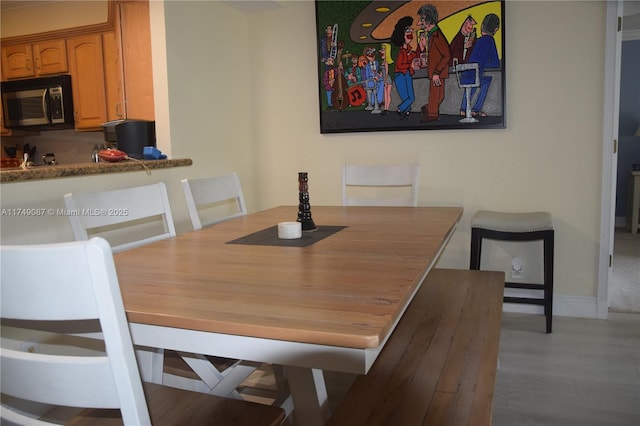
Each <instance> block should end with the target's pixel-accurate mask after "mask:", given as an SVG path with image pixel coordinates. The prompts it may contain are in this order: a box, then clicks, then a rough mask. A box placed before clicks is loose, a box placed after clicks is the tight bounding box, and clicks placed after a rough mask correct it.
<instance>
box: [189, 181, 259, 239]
mask: <svg viewBox="0 0 640 426" xmlns="http://www.w3.org/2000/svg"><path fill="white" fill-rule="evenodd" d="M181 182H182V189H183V191H184V197H185V200H186V202H187V208H188V209H189V216H190V217H191V223H192V224H193V229H200V228H202V227H203V226H208V225H213V224H214V223H218V222H222V221H224V220H229V219H233V218H234V217H238V216H242V215H246V214H247V207H246V205H245V202H244V195H243V194H242V186H241V185H240V179H239V178H238V175H237V174H236V173H229V174H226V175H221V176H211V177H205V178H200V179H182V181H181Z"/></svg>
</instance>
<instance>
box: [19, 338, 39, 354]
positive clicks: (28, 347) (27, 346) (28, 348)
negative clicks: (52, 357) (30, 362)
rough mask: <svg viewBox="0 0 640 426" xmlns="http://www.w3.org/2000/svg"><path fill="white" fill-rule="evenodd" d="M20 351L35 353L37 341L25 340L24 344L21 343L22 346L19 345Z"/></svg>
mask: <svg viewBox="0 0 640 426" xmlns="http://www.w3.org/2000/svg"><path fill="white" fill-rule="evenodd" d="M20 350H21V351H22V352H30V353H37V352H38V341H37V340H35V339H33V340H27V341H26V342H22V344H21V345H20Z"/></svg>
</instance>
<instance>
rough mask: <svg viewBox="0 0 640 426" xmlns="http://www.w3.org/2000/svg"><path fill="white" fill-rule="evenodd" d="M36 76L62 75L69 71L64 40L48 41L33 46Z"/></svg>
mask: <svg viewBox="0 0 640 426" xmlns="http://www.w3.org/2000/svg"><path fill="white" fill-rule="evenodd" d="M33 56H34V60H35V64H36V67H35V68H36V74H38V75H48V74H62V73H66V72H68V71H69V67H68V66H67V48H66V46H65V41H64V40H48V41H43V42H39V43H36V44H34V45H33Z"/></svg>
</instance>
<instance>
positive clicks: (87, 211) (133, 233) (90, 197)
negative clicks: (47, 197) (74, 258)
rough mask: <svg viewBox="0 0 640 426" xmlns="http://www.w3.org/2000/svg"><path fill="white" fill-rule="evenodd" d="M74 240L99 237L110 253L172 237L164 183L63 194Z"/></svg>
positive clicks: (172, 227)
mask: <svg viewBox="0 0 640 426" xmlns="http://www.w3.org/2000/svg"><path fill="white" fill-rule="evenodd" d="M64 202H65V206H66V208H67V215H68V216H69V220H70V222H71V228H72V230H73V235H74V237H75V239H76V241H81V240H87V239H89V238H90V237H92V236H101V237H103V238H105V239H106V240H107V241H109V242H110V244H111V247H112V250H113V252H114V253H118V252H120V251H123V250H126V249H130V248H134V247H139V246H143V245H145V244H149V243H152V242H154V241H159V240H163V239H166V238H170V237H175V235H176V229H175V226H174V224H173V216H172V215H171V206H170V205H169V197H168V196H167V188H166V186H165V184H164V183H162V182H160V183H154V184H151V185H144V186H136V187H130V188H122V189H114V190H109V191H97V192H77V193H75V192H74V193H68V194H65V196H64Z"/></svg>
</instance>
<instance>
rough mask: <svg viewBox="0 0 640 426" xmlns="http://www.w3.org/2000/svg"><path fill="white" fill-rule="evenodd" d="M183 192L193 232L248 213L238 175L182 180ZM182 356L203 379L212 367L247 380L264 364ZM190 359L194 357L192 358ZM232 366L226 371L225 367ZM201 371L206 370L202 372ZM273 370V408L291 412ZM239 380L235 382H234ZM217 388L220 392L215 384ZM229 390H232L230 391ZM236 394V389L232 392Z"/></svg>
mask: <svg viewBox="0 0 640 426" xmlns="http://www.w3.org/2000/svg"><path fill="white" fill-rule="evenodd" d="M181 183H182V189H183V192H184V197H185V201H186V203H187V208H188V210H189V215H190V217H191V223H192V225H193V229H194V230H198V229H202V227H203V226H210V225H213V224H216V223H219V222H222V221H225V220H230V219H233V218H235V217H239V216H243V215H246V214H247V207H246V204H245V201H244V195H243V193H242V185H241V184H240V178H239V177H238V175H237V173H235V172H232V173H229V174H225V175H219V176H210V177H204V178H198V179H182V181H181ZM167 354H168V355H169V357H168V361H169V362H171V364H172V367H173V368H174V370H172V371H177V374H176V375H179V374H180V366H179V364H176V363H177V362H178V363H179V360H176V359H175V356H174V354H171V353H170V352H167ZM181 355H182V360H183V361H185V362H186V363H187V364H189V367H190V368H191V369H192V370H194V371H197V372H198V375H199V376H200V377H202V376H204V374H205V373H206V372H207V371H206V370H209V369H210V368H215V369H216V371H215V372H214V373H213V374H214V375H215V376H217V375H227V374H233V375H234V376H237V377H238V378H240V379H242V378H246V377H248V376H249V375H250V374H251V373H253V372H254V371H255V370H257V369H258V368H260V367H261V366H264V364H259V363H252V362H247V361H243V360H233V359H227V358H214V357H206V359H208V360H209V361H211V365H208V364H203V363H201V362H199V361H198V360H197V359H194V358H192V357H191V358H187V357H185V356H184V354H181ZM192 356H193V355H192ZM229 366H230V367H233V369H229V368H228V367H229ZM202 368H204V369H205V371H201V369H202ZM270 368H272V369H273V377H274V380H275V381H276V384H275V388H276V395H275V402H274V405H282V406H285V407H286V409H287V412H289V411H290V408H291V407H289V404H290V401H289V400H290V398H289V396H290V395H289V391H288V385H287V384H286V378H285V377H284V374H283V372H282V368H281V367H280V366H277V365H273V366H270ZM225 382H226V383H225V385H226V384H227V383H228V384H231V385H233V384H234V380H232V379H230V378H229V379H227V380H226V381H225ZM237 382H238V380H237V379H236V380H235V383H237ZM238 384H240V383H238ZM200 385H201V384H200V383H198V380H197V379H196V380H195V381H191V382H190V380H189V379H188V378H186V377H185V378H182V379H180V383H179V386H180V387H184V388H186V389H191V388H192V387H191V386H196V389H197V387H198V386H200ZM218 388H219V389H223V388H222V387H220V385H218ZM229 390H231V389H229ZM233 390H234V391H235V389H233Z"/></svg>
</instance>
